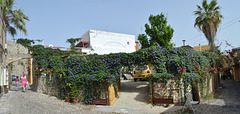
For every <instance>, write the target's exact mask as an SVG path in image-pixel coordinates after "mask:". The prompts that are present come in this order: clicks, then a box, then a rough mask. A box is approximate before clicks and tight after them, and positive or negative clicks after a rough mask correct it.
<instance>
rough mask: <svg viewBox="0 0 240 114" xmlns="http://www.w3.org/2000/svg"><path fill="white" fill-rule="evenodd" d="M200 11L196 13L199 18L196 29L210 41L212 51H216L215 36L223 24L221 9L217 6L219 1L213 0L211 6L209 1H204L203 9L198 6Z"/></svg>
mask: <svg viewBox="0 0 240 114" xmlns="http://www.w3.org/2000/svg"><path fill="white" fill-rule="evenodd" d="M197 7H198V10H196V11H194V14H195V15H196V16H197V18H196V19H195V24H194V27H196V26H197V27H198V28H199V30H201V31H202V32H203V33H204V35H205V37H206V38H207V40H208V45H209V46H210V47H211V49H210V50H211V51H214V52H215V51H216V48H215V44H214V41H215V36H216V33H217V30H218V27H219V24H220V23H221V19H222V18H223V16H222V15H221V14H220V11H219V10H220V7H219V6H217V1H216V0H212V1H211V2H210V3H209V4H208V2H207V0H203V2H202V7H201V6H199V5H197Z"/></svg>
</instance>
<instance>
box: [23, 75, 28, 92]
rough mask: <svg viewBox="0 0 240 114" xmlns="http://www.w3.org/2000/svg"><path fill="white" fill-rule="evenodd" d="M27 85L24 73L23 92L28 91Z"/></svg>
mask: <svg viewBox="0 0 240 114" xmlns="http://www.w3.org/2000/svg"><path fill="white" fill-rule="evenodd" d="M26 85H27V79H26V76H25V74H24V75H23V77H22V86H23V92H24V93H25V91H26Z"/></svg>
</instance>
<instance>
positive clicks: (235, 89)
mask: <svg viewBox="0 0 240 114" xmlns="http://www.w3.org/2000/svg"><path fill="white" fill-rule="evenodd" d="M131 81H132V80H127V81H123V83H122V92H121V94H120V98H119V99H118V100H117V102H116V103H115V104H114V105H113V106H102V105H98V106H94V105H88V106H83V105H81V104H80V103H78V104H72V103H67V102H65V101H64V100H59V99H57V98H56V97H53V96H48V95H45V94H40V93H36V92H33V91H31V90H30V87H27V89H28V90H27V91H26V92H25V93H24V92H22V88H20V89H19V91H16V89H15V86H14V84H13V86H12V87H11V90H10V91H9V93H7V94H4V95H3V96H2V98H1V99H0V114H5V113H11V114H23V113H25V114H32V113H36V114H40V113H41V114H50V113H51V114H53V113H57V114H66V113H71V114H72V113H73V114H93V113H94V114H95V113H129V114H148V113H152V114H159V113H166V114H175V113H181V109H182V106H169V107H167V108H164V107H163V106H152V105H150V104H148V103H147V102H148V101H147V99H142V97H145V94H144V93H146V92H147V91H148V89H147V82H144V81H143V82H131ZM134 88H135V89H134ZM239 95H240V82H234V81H232V80H222V88H221V87H220V88H219V89H218V90H217V91H216V92H215V97H214V98H212V99H210V100H207V101H203V102H201V104H199V105H196V106H194V107H196V108H197V113H199V114H239V113H240V99H239ZM134 104H135V105H134ZM188 112H190V113H191V111H188Z"/></svg>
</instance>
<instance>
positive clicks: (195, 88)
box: [192, 82, 200, 104]
mask: <svg viewBox="0 0 240 114" xmlns="http://www.w3.org/2000/svg"><path fill="white" fill-rule="evenodd" d="M192 97H193V101H198V104H199V103H200V97H199V91H198V84H197V83H196V82H192Z"/></svg>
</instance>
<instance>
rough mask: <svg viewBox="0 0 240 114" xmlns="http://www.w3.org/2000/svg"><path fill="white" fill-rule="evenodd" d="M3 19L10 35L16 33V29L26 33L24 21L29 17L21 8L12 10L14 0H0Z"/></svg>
mask: <svg viewBox="0 0 240 114" xmlns="http://www.w3.org/2000/svg"><path fill="white" fill-rule="evenodd" d="M0 5H1V10H2V15H3V20H4V21H5V24H6V28H7V32H9V33H10V34H11V35H12V36H15V35H16V34H17V30H20V31H22V32H23V33H24V34H25V35H27V30H26V27H25V26H26V23H25V21H29V20H30V19H29V18H28V17H27V16H26V15H25V14H24V13H23V11H22V9H16V10H13V8H14V5H15V1H14V0H0Z"/></svg>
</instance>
